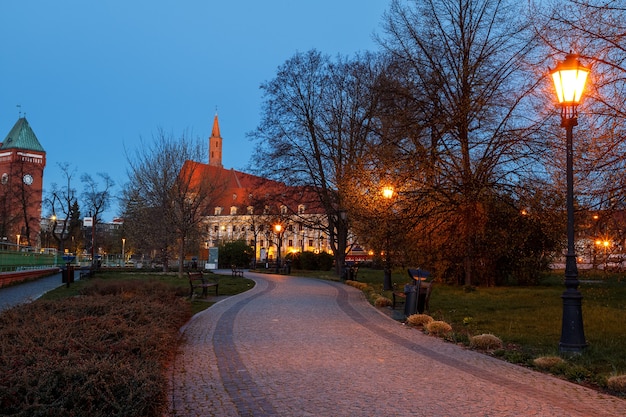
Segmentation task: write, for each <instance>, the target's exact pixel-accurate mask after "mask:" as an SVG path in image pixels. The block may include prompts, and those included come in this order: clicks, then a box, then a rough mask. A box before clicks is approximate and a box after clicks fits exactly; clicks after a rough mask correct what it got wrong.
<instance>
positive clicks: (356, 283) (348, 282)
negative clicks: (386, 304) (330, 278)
mask: <svg viewBox="0 0 626 417" xmlns="http://www.w3.org/2000/svg"><path fill="white" fill-rule="evenodd" d="M346 285H349V286H351V287H354V288H358V289H359V290H361V291H365V290H367V289H368V287H369V285H367V284H366V283H365V282H359V281H351V280H346Z"/></svg>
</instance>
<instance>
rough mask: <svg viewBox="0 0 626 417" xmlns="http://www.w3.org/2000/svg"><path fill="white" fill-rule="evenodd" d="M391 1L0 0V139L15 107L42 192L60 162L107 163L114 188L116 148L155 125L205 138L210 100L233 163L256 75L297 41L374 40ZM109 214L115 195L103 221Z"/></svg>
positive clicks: (227, 162)
mask: <svg viewBox="0 0 626 417" xmlns="http://www.w3.org/2000/svg"><path fill="white" fill-rule="evenodd" d="M388 4H389V2H388V1H386V0H316V1H301V0H300V1H299V0H265V1H257V0H241V1H232V0H229V1H211V0H178V1H176V0H106V1H88V0H58V1H50V0H2V2H1V3H0V39H1V40H0V68H1V69H0V136H2V138H0V140H3V139H4V137H5V136H6V134H7V133H8V132H9V130H10V129H11V127H13V125H14V124H15V122H16V121H17V119H18V117H19V111H20V110H21V112H22V114H24V113H25V114H26V118H27V119H28V121H29V123H30V125H31V127H32V128H33V130H34V131H35V134H36V135H37V137H38V138H39V141H40V142H41V144H42V145H43V147H44V149H45V150H46V152H47V166H46V171H45V175H44V192H45V191H46V189H49V187H50V185H51V184H52V183H57V184H60V185H61V184H64V180H63V177H62V175H61V171H60V169H59V168H58V164H59V163H64V162H68V163H70V164H71V166H72V167H73V168H75V170H76V173H77V175H76V178H78V177H79V176H80V174H82V173H90V174H92V175H93V176H94V177H95V176H96V174H97V173H99V172H106V173H108V174H109V175H110V176H111V177H112V178H113V179H114V181H115V182H116V183H117V185H116V188H115V190H114V193H115V194H116V195H117V194H118V193H119V190H120V188H121V185H122V184H123V183H125V182H126V178H127V176H126V154H125V149H127V150H129V151H131V152H132V151H133V150H134V149H136V148H137V146H139V143H140V139H141V138H143V139H144V141H146V140H147V141H150V140H151V138H152V135H153V134H155V133H156V131H157V129H159V128H162V129H163V130H165V131H166V132H172V133H173V134H174V135H179V134H181V133H182V132H183V131H185V130H187V131H188V132H191V133H192V134H193V136H194V137H196V136H198V137H201V138H208V136H209V135H210V133H211V127H212V122H213V116H214V115H215V112H216V109H217V112H218V115H219V120H220V130H221V135H222V137H223V138H224V156H223V163H224V166H225V167H227V168H235V169H242V168H244V167H245V166H246V165H247V163H248V162H249V158H250V154H251V149H252V143H250V141H249V140H248V139H247V138H246V136H245V134H246V133H247V132H250V131H252V130H254V129H255V128H256V126H257V125H258V123H259V115H260V113H261V91H260V89H259V86H260V84H261V83H262V82H264V81H267V80H270V79H272V78H273V77H274V75H275V73H276V69H277V67H278V66H279V65H281V64H282V63H284V62H285V60H286V59H288V58H290V57H291V56H292V55H293V54H294V53H295V52H297V51H300V52H304V51H308V50H309V49H312V48H316V49H318V50H319V51H321V52H323V53H327V54H330V55H331V56H334V55H336V54H343V55H353V54H354V53H356V52H359V51H365V50H376V49H378V47H377V45H376V43H375V42H374V41H373V39H372V34H373V33H374V32H380V23H381V18H382V15H383V13H384V11H385V10H386V9H387V7H388ZM18 104H19V105H20V106H21V107H20V108H18V107H17V105H18ZM203 162H206V161H203ZM74 185H75V186H76V187H77V188H78V189H79V190H81V189H82V185H81V184H80V183H79V182H78V181H76V182H75V184H74ZM44 214H45V212H44ZM117 214H118V213H117V204H116V203H114V205H113V207H112V209H111V210H110V211H109V212H108V213H107V214H106V215H105V220H107V221H108V220H111V219H112V218H113V217H114V216H115V215H117Z"/></svg>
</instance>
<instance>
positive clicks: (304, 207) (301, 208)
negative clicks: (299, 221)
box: [298, 204, 306, 214]
mask: <svg viewBox="0 0 626 417" xmlns="http://www.w3.org/2000/svg"><path fill="white" fill-rule="evenodd" d="M305 210H306V206H305V205H304V204H300V205H299V206H298V214H304V212H305Z"/></svg>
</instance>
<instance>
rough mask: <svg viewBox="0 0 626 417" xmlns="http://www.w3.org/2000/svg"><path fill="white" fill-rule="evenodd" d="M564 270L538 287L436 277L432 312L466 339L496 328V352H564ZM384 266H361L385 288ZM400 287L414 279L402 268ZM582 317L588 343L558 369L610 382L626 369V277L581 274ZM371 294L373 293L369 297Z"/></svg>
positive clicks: (515, 355) (376, 286)
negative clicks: (462, 283)
mask: <svg viewBox="0 0 626 417" xmlns="http://www.w3.org/2000/svg"><path fill="white" fill-rule="evenodd" d="M562 276H563V274H562V273H558V272H555V273H553V274H547V275H546V277H545V279H544V280H543V282H542V285H539V286H533V287H517V286H511V287H491V288H484V287H478V288H471V289H469V290H466V289H465V288H464V287H459V286H456V285H445V284H442V283H435V284H434V285H435V286H434V287H433V292H432V296H431V299H430V315H431V316H432V317H433V318H434V319H436V320H443V321H446V322H448V323H449V324H451V325H452V328H453V334H452V335H451V336H450V340H451V341H453V342H457V343H464V344H467V343H468V341H469V338H470V337H471V336H475V335H479V334H483V333H491V334H494V335H496V336H498V337H499V338H500V339H501V340H502V341H503V342H504V344H505V348H504V349H502V350H499V351H497V352H494V355H496V356H500V357H502V358H504V359H506V360H509V361H511V362H515V363H519V364H522V365H527V366H532V360H533V359H534V358H537V357H541V356H548V355H559V349H558V346H559V340H560V334H561V317H562V308H563V307H562V299H561V294H562V293H563V290H564V286H563V285H562V283H561V282H562ZM382 280H383V272H382V271H376V270H367V269H360V270H359V273H358V281H360V282H366V283H368V284H369V286H370V287H371V288H372V289H373V291H374V292H376V293H379V294H382V295H384V296H387V297H388V298H391V292H389V291H382ZM392 280H393V282H394V283H396V284H398V288H403V285H404V284H405V283H408V282H409V278H408V275H406V272H404V273H403V271H394V274H393V276H392ZM581 280H582V283H581V285H580V288H579V289H580V292H581V293H582V295H583V322H584V330H585V336H586V340H587V342H588V347H587V348H586V349H585V351H584V352H583V353H582V354H581V355H574V356H570V357H567V366H565V367H563V366H561V367H559V368H557V369H554V370H553V372H554V373H556V374H560V375H562V376H564V377H566V378H567V379H570V380H572V381H575V382H579V383H586V384H591V385H594V386H596V387H599V388H605V387H606V380H607V378H608V377H610V376H614V375H619V374H626V348H625V347H626V332H625V331H624V330H625V323H626V280H624V279H623V277H622V276H619V275H602V274H598V275H594V274H592V273H589V274H587V275H586V276H584V277H582V278H581ZM370 299H371V297H370Z"/></svg>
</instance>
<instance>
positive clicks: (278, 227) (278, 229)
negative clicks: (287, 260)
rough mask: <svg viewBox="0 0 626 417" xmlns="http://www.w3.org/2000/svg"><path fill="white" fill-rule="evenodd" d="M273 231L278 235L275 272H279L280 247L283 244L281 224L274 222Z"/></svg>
mask: <svg viewBox="0 0 626 417" xmlns="http://www.w3.org/2000/svg"><path fill="white" fill-rule="evenodd" d="M274 232H275V233H276V237H278V242H277V243H276V273H277V274H278V273H279V272H280V248H281V247H282V246H283V225H282V224H280V223H276V224H275V225H274Z"/></svg>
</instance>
